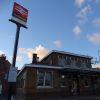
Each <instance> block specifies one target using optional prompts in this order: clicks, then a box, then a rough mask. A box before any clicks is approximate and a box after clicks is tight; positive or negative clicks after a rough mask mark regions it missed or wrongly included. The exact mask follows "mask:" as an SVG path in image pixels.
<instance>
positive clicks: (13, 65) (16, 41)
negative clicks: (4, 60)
mask: <svg viewBox="0 0 100 100" xmlns="http://www.w3.org/2000/svg"><path fill="white" fill-rule="evenodd" d="M16 25H17V30H16V37H15V44H14V51H13V58H12V67H15V65H16V56H17V48H18V40H19V33H20V25H19V24H16Z"/></svg>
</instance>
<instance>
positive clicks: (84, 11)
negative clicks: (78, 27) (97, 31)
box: [76, 5, 92, 21]
mask: <svg viewBox="0 0 100 100" xmlns="http://www.w3.org/2000/svg"><path fill="white" fill-rule="evenodd" d="M91 11H92V9H91V6H90V5H87V6H85V7H84V8H83V9H81V11H80V12H79V13H78V14H77V15H76V16H77V17H78V18H80V20H81V21H86V20H87V19H88V18H87V16H88V14H89V13H90V12H91Z"/></svg>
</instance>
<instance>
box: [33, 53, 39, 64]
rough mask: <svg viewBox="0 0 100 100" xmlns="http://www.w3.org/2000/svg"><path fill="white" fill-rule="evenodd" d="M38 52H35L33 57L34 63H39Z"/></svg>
mask: <svg viewBox="0 0 100 100" xmlns="http://www.w3.org/2000/svg"><path fill="white" fill-rule="evenodd" d="M37 58H38V57H37V54H35V53H33V59H32V64H35V63H37Z"/></svg>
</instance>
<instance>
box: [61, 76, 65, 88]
mask: <svg viewBox="0 0 100 100" xmlns="http://www.w3.org/2000/svg"><path fill="white" fill-rule="evenodd" d="M60 86H61V87H66V80H65V75H61V81H60Z"/></svg>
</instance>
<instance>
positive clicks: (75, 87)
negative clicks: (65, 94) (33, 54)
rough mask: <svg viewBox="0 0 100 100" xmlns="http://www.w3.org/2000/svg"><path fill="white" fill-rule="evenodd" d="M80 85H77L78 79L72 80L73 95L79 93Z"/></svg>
mask: <svg viewBox="0 0 100 100" xmlns="http://www.w3.org/2000/svg"><path fill="white" fill-rule="evenodd" d="M77 90H78V86H77V81H76V80H73V81H72V88H71V92H72V94H73V95H77V94H78V93H77V92H78V91H77Z"/></svg>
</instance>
